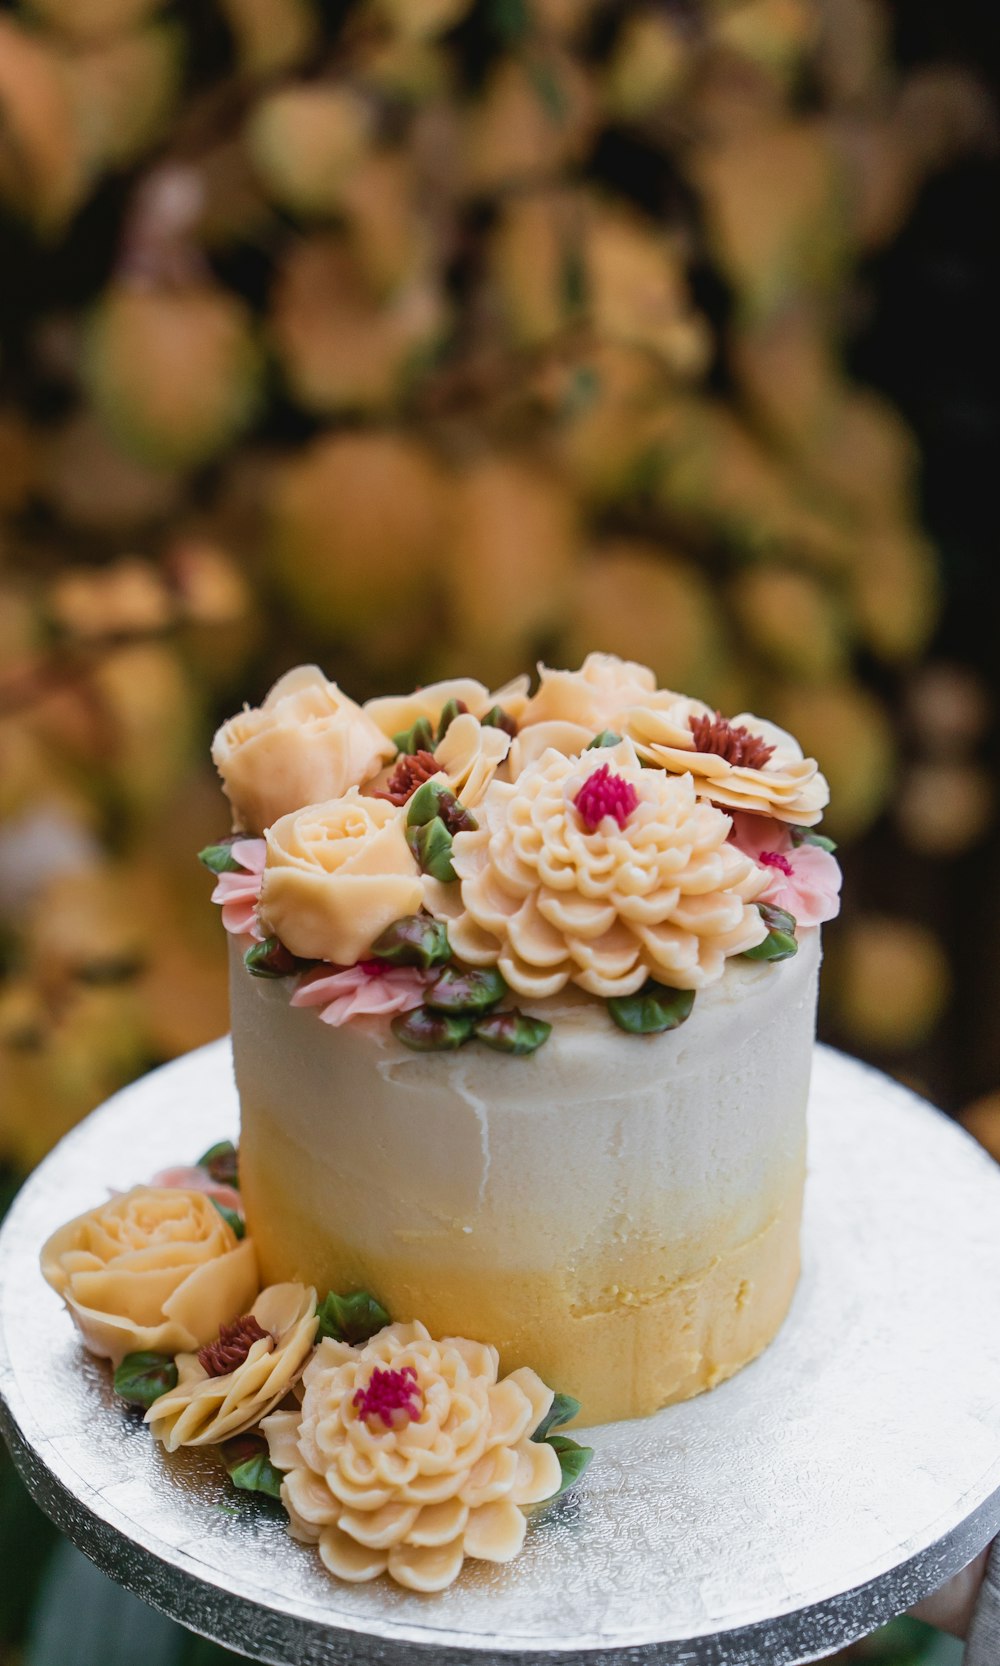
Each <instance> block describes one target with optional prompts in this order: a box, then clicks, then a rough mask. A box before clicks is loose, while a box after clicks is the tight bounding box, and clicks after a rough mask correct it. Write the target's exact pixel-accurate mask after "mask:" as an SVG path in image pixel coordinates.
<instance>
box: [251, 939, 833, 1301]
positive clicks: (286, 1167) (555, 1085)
mask: <svg viewBox="0 0 1000 1666" xmlns="http://www.w3.org/2000/svg"><path fill="white" fill-rule="evenodd" d="M800 943H801V946H800V950H799V953H798V955H797V956H796V957H795V958H794V959H793V960H789V961H784V962H781V963H778V964H774V965H769V964H767V963H763V962H750V961H745V960H741V961H731V962H730V963H729V965H728V967H727V969H726V972H725V975H724V976H723V978H722V979H721V981H720V982H719V983H717V984H715V985H714V986H712V987H711V988H709V989H707V990H705V991H702V992H701V993H700V994H699V995H698V997H697V999H696V1001H695V1006H694V1011H693V1013H692V1015H691V1017H690V1018H689V1019H688V1021H687V1022H686V1023H685V1024H683V1025H682V1026H681V1027H680V1028H679V1029H677V1030H675V1031H673V1032H670V1033H668V1034H666V1035H662V1036H655V1037H639V1036H632V1035H627V1034H625V1033H623V1032H622V1031H620V1030H618V1029H617V1028H616V1027H615V1026H614V1024H613V1023H612V1021H611V1019H610V1018H609V1017H608V1015H607V1012H606V1010H605V1009H604V1007H603V1005H602V1004H601V1003H599V1002H597V1001H595V1000H593V999H592V998H584V997H581V998H576V997H574V996H573V995H569V996H568V997H567V996H560V997H558V998H556V999H555V1000H552V1001H548V1002H535V1003H526V1005H528V1007H529V1008H530V1010H531V1011H532V1012H537V1013H539V1014H541V1015H543V1016H545V1017H546V1018H548V1019H550V1020H551V1022H552V1023H553V1030H552V1034H551V1036H550V1037H549V1039H548V1041H547V1042H545V1044H544V1045H543V1046H542V1047H541V1048H540V1049H539V1050H538V1052H536V1053H535V1054H534V1055H532V1056H531V1057H528V1058H512V1057H509V1056H507V1055H504V1054H497V1053H493V1052H491V1051H489V1050H488V1049H487V1048H486V1047H484V1046H482V1045H480V1044H477V1043H470V1044H468V1045H467V1046H466V1047H464V1048H462V1049H461V1050H460V1051H458V1052H456V1053H451V1054H442V1053H430V1054H421V1053H415V1052H412V1051H410V1050H409V1049H407V1048H406V1047H405V1046H403V1045H402V1044H401V1043H399V1042H398V1041H396V1040H395V1038H394V1037H393V1036H392V1035H391V1033H390V1032H389V1029H388V1025H387V1023H386V1021H385V1020H384V1019H383V1020H369V1019H363V1020H358V1021H356V1022H352V1023H350V1024H347V1025H344V1026H342V1027H340V1028H331V1027H329V1026H327V1025H324V1024H323V1023H321V1022H320V1021H319V1020H318V1018H317V1016H316V1014H315V1013H314V1012H312V1011H309V1010H304V1009H298V1008H293V1007H291V1006H290V1005H289V995H290V993H291V988H290V985H289V983H288V982H287V981H268V980H263V979H256V978H253V977H251V976H250V975H249V974H248V973H247V972H246V971H245V969H244V968H243V966H242V964H241V962H240V958H239V945H235V946H234V950H233V964H232V973H233V975H232V1028H233V1042H234V1054H235V1064H236V1076H237V1083H238V1086H239V1091H240V1098H241V1103H242V1108H243V1150H242V1163H241V1167H242V1168H243V1173H244V1180H245V1183H246V1185H247V1198H248V1207H249V1208H250V1211H251V1214H253V1212H254V1211H255V1210H257V1211H262V1210H264V1209H266V1207H267V1203H266V1196H267V1186H268V1172H267V1171H268V1168H269V1167H270V1166H271V1165H276V1169H275V1170H274V1172H275V1173H276V1174H280V1176H281V1177H282V1178H283V1179H284V1180H286V1181H287V1180H288V1179H289V1178H290V1177H291V1175H293V1174H294V1184H295V1187H296V1197H297V1204H298V1210H297V1212H300V1214H301V1218H303V1219H304V1220H306V1221H317V1222H322V1221H324V1220H330V1219H331V1216H332V1218H333V1219H335V1226H336V1234H337V1237H338V1238H339V1239H340V1240H341V1241H343V1242H345V1243H347V1244H349V1245H351V1246H352V1248H354V1249H356V1250H357V1251H358V1252H359V1253H360V1254H361V1255H362V1256H364V1255H367V1254H371V1255H372V1256H373V1257H378V1256H384V1255H385V1254H386V1253H387V1252H388V1253H392V1254H396V1255H402V1254H405V1255H406V1257H407V1258H408V1259H410V1260H411V1261H412V1262H413V1263H414V1264H415V1265H419V1264H420V1262H421V1261H422V1260H423V1259H424V1258H425V1257H426V1258H427V1259H428V1261H429V1262H432V1263H433V1264H435V1265H440V1262H441V1256H442V1252H443V1250H445V1249H446V1247H447V1244H448V1241H449V1240H454V1239H455V1237H456V1235H457V1234H461V1237H462V1239H463V1240H464V1242H463V1244H462V1262H463V1267H464V1269H465V1270H471V1269H472V1268H473V1267H479V1268H481V1269H482V1271H483V1272H484V1274H485V1273H492V1274H494V1275H495V1274H496V1273H499V1272H507V1271H516V1270H517V1269H519V1268H523V1269H525V1270H530V1269H543V1268H549V1267H551V1266H552V1265H553V1264H557V1265H560V1266H563V1267H565V1268H568V1269H571V1270H572V1275H573V1280H574V1282H575V1286H576V1290H577V1299H578V1300H579V1302H580V1303H581V1304H583V1305H584V1306H586V1304H587V1303H588V1302H589V1301H592V1300H594V1299H597V1297H598V1294H599V1290H598V1288H594V1284H595V1282H596V1285H597V1286H598V1287H599V1286H600V1285H601V1282H602V1272H601V1269H602V1267H605V1266H606V1254H605V1251H606V1247H607V1245H608V1243H609V1241H612V1240H614V1241H616V1242H618V1243H622V1242H623V1241H627V1240H629V1239H634V1238H636V1237H643V1238H645V1237H648V1238H650V1239H653V1240H655V1241H657V1242H659V1243H661V1244H662V1243H664V1242H668V1243H671V1244H675V1245H676V1246H677V1252H678V1255H677V1263H676V1267H675V1270H676V1271H677V1272H678V1273H681V1274H683V1273H684V1272H685V1271H686V1270H687V1269H688V1268H690V1269H695V1268H698V1267H699V1266H701V1265H703V1263H704V1261H705V1259H706V1257H714V1256H716V1255H719V1254H723V1253H725V1252H726V1251H727V1250H728V1249H730V1248H736V1247H738V1246H740V1245H741V1244H744V1243H746V1242H747V1241H748V1240H750V1239H752V1238H753V1237H754V1235H755V1234H757V1233H759V1232H762V1231H763V1230H765V1228H766V1227H767V1225H768V1224H769V1222H770V1221H771V1220H772V1219H773V1218H774V1216H775V1214H776V1212H777V1211H778V1210H780V1208H781V1207H782V1204H783V1202H784V1201H785V1200H786V1199H787V1197H788V1193H789V1186H790V1183H791V1184H794V1177H795V1175H796V1173H798V1174H801V1169H802V1163H803V1156H804V1144H805V1109H806V1099H807V1095H808V1081H809V1068H810V1061H811V1054H812V1044H813V1035H814V1023H815V1003H816V983H817V975H818V969H819V961H820V942H819V932H818V930H813V931H806V932H803V933H801V938H800ZM406 1317H409V1315H406Z"/></svg>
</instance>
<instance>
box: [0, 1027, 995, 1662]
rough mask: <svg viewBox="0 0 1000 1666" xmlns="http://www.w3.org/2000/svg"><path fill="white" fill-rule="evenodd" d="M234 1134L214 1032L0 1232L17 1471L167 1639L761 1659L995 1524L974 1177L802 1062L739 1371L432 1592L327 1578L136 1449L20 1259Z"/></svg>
mask: <svg viewBox="0 0 1000 1666" xmlns="http://www.w3.org/2000/svg"><path fill="white" fill-rule="evenodd" d="M513 1068H516V1065H515V1066H513ZM775 1069H776V1070H777V1069H780V1061H776V1062H775ZM237 1125H238V1106H237V1101H236V1094H235V1089H234V1085H233V1078H232V1067H231V1059H230V1052H229V1046H228V1043H227V1042H218V1043H215V1044H213V1045H212V1046H210V1047H206V1048H203V1049H201V1050H200V1051H199V1052H197V1053H193V1054H190V1055H188V1056H187V1057H186V1058H183V1059H179V1060H178V1061H176V1062H175V1063H174V1064H171V1065H168V1066H166V1067H165V1068H163V1069H161V1070H157V1071H155V1072H153V1073H152V1074H151V1075H149V1076H147V1077H145V1078H144V1079H143V1080H142V1081H140V1082H137V1083H136V1084H134V1085H133V1086H132V1087H130V1088H127V1089H126V1090H125V1091H124V1092H122V1093H120V1094H118V1095H116V1097H115V1098H114V1099H112V1100H110V1101H109V1102H108V1103H107V1104H106V1105H104V1106H103V1107H102V1108H101V1109H100V1110H98V1111H95V1112H94V1114H93V1115H92V1116H91V1117H89V1118H88V1119H87V1121H86V1122H84V1123H83V1124H82V1125H81V1126H80V1127H79V1128H77V1129H76V1130H74V1132H73V1133H72V1134H70V1135H69V1136H68V1137H67V1138H66V1139H65V1140H63V1142H62V1144H61V1145H60V1146H59V1147H58V1148H57V1149H56V1150H55V1151H54V1152H53V1153H52V1155H51V1156H50V1157H48V1158H47V1159H46V1161H45V1162H44V1163H43V1164H42V1165H41V1166H40V1168H39V1169H37V1170H36V1172H35V1173H34V1174H33V1175H32V1177H31V1179H30V1180H29V1181H28V1183H27V1184H26V1186H25V1187H24V1189H23V1191H22V1192H21V1193H20V1195H19V1197H18V1198H17V1200H16V1202H15V1203H14V1206H13V1208H12V1209H11V1211H10V1214H9V1215H8V1218H7V1221H6V1223H5V1225H4V1227H3V1231H2V1233H0V1413H2V1424H3V1430H4V1433H5V1435H6V1438H7V1440H8V1443H9V1445H10V1448H11V1451H12V1453H13V1455H14V1458H15V1461H16V1463H17V1465H18V1467H19V1469H20V1471H21V1474H22V1475H23V1477H24V1479H25V1481H26V1482H27V1485H28V1487H29V1488H30V1490H31V1492H32V1493H33V1494H34V1496H35V1498H36V1500H37V1502H38V1503H39V1504H40V1505H41V1506H42V1508H43V1509H44V1510H46V1511H47V1512H48V1514H49V1515H50V1516H51V1517H52V1519H53V1520H54V1521H55V1522H56V1524H57V1525H58V1526H59V1527H60V1528H61V1529H62V1530H63V1531H64V1532H65V1533H66V1534H67V1535H68V1536H69V1537H70V1538H71V1539H73V1540H74V1541H75V1542H76V1543H77V1544H78V1545H79V1546H80V1547H81V1549H83V1550H84V1551H86V1553H87V1554H88V1555H89V1556H91V1557H92V1558H93V1560H94V1561H95V1562H97V1563H98V1564H99V1565H100V1566H101V1567H102V1568H104V1569H105V1571H106V1572H107V1573H109V1574H111V1575H112V1576H113V1577H114V1578H115V1579H117V1580H118V1581H120V1582H121V1583H122V1584H123V1585H125V1586H127V1587H128V1588H129V1589H131V1590H133V1591H135V1592H137V1593H138V1594H139V1595H140V1596H142V1597H145V1598H146V1599H147V1601H149V1602H151V1603H152V1604H153V1605H154V1606H156V1607H157V1608H159V1609H161V1610H162V1611H163V1612H165V1613H167V1614H169V1615H171V1616H173V1617H174V1618H175V1619H177V1620H179V1621H181V1623H182V1624H184V1625H186V1626H188V1627H190V1628H191V1629H192V1630H194V1631H197V1632H200V1633H202V1634H203V1635H205V1636H207V1637H211V1638H213V1639H215V1640H216V1641H218V1642H220V1643H223V1644H225V1645H226V1646H227V1647H229V1648H231V1649H234V1650H236V1651H237V1652H239V1653H242V1654H244V1655H247V1656H250V1657H251V1658H253V1659H257V1660H261V1661H267V1662H273V1663H279V1662H280V1663H286V1662H287V1663H292V1662H294V1663H295V1666H320V1663H322V1666H328V1663H340V1662H344V1663H345V1666H346V1663H347V1662H350V1663H352V1666H363V1663H365V1662H369V1661H370V1662H378V1663H379V1666H397V1663H402V1662H404V1661H409V1662H413V1661H419V1660H420V1659H421V1658H427V1655H428V1651H430V1652H432V1653H433V1655H434V1656H442V1657H443V1656H446V1655H452V1656H453V1657H454V1658H455V1660H456V1661H458V1660H462V1661H467V1662H475V1663H476V1666H490V1663H496V1666H500V1663H504V1666H515V1663H518V1662H524V1663H525V1666H527V1663H528V1662H531V1663H534V1666H540V1663H541V1662H543V1661H544V1662H551V1663H552V1666H605V1663H607V1666H611V1662H616V1663H623V1662H640V1661H643V1662H646V1661H656V1662H663V1663H664V1666H668V1663H669V1666H764V1663H766V1666H791V1663H793V1662H803V1661H807V1660H817V1659H821V1658H822V1657H823V1656H824V1655H827V1654H829V1653H831V1652H832V1651H833V1650H835V1649H837V1648H840V1647H842V1646H843V1645H844V1644H846V1643H848V1642H850V1641H852V1640H853V1639H854V1638H856V1637H858V1636H860V1635H863V1634H864V1633H865V1632H867V1631H870V1630H872V1629H873V1628H874V1627H875V1626H877V1625H878V1624H880V1623H881V1622H882V1621H884V1620H886V1619H888V1618H890V1617H891V1616H893V1615H895V1614H898V1613H900V1612H901V1611H902V1610H903V1609H905V1608H907V1607H908V1606H909V1605H910V1604H911V1603H913V1602H915V1601H916V1600H918V1599H919V1598H920V1597H923V1596H925V1595H926V1594H927V1593H928V1592H929V1591H931V1590H933V1589H934V1588H935V1587H936V1586H937V1585H938V1584H939V1583H940V1582H941V1581H942V1580H944V1579H945V1578H947V1577H949V1576H950V1575H951V1574H953V1573H955V1572H957V1571H958V1569H959V1568H961V1567H963V1566H964V1565H965V1564H966V1563H967V1562H968V1561H969V1560H970V1559H971V1558H972V1557H973V1556H974V1555H975V1554H976V1553H977V1552H978V1551H979V1550H980V1549H981V1548H982V1547H983V1545H985V1544H986V1543H987V1542H988V1541H989V1539H990V1538H991V1537H992V1536H993V1535H994V1534H995V1533H996V1532H997V1530H998V1529H1000V1169H998V1168H997V1167H996V1166H995V1165H994V1164H993V1163H992V1162H991V1161H990V1159H989V1158H987V1157H986V1156H985V1155H984V1153H982V1152H981V1151H980V1150H979V1148H978V1147H977V1146H975V1145H974V1144H973V1142H972V1141H971V1140H970V1139H969V1138H967V1136H966V1135H964V1134H963V1133H962V1132H961V1131H960V1130H959V1129H957V1128H956V1127H955V1126H954V1125H953V1124H952V1123H950V1122H949V1121H948V1120H947V1119H946V1118H945V1117H943V1116H942V1115H940V1113H938V1112H937V1111H935V1110H933V1109H932V1108H931V1107H930V1106H929V1105H926V1104H924V1103H923V1102H922V1101H921V1100H919V1099H917V1098H916V1097H915V1096H914V1095H913V1094H912V1093H910V1092H908V1091H907V1090H906V1089H904V1088H902V1087H900V1086H899V1085H898V1084H896V1083H894V1082H891V1081H889V1080H887V1079H886V1078H885V1077H883V1076H881V1075H879V1074H878V1073H877V1072H875V1071H873V1070H871V1069H869V1068H867V1067H865V1066H863V1065H861V1064H859V1063H857V1062H856V1061H854V1060H851V1059H848V1058H846V1057H844V1056H842V1055H840V1054H837V1053H834V1052H831V1051H830V1050H828V1049H825V1048H818V1049H817V1052H816V1060H815V1069H814V1074H813V1091H812V1095H811V1100H810V1155H809V1182H808V1186H807V1203H806V1218H805V1228H804V1237H803V1254H804V1265H803V1274H802V1280H801V1284H800V1286H799V1290H798V1293H797V1295H796V1298H795V1302H794V1305H793V1308H792V1311H791V1314H790V1316H789V1318H788V1320H787V1322H786V1324H785V1326H784V1328H783V1330H782V1331H781V1334H780V1335H779V1337H778V1339H777V1340H776V1341H775V1342H774V1344H773V1345H772V1346H771V1347H770V1348H769V1349H768V1350H767V1352H766V1353H765V1354H764V1355H763V1356H762V1358H761V1359H759V1360H758V1361H757V1362H756V1363H755V1364H753V1365H751V1366H749V1367H748V1368H747V1369H746V1370H745V1371H743V1372H741V1373H740V1374H739V1376H737V1377H735V1378H734V1379H733V1380H732V1381H730V1382H728V1383H726V1384H724V1385H723V1386H722V1387H720V1388H718V1389H716V1390H715V1391H714V1392H713V1393H711V1394H706V1395H703V1396H701V1397H700V1398H698V1399H696V1400H691V1401H688V1402H687V1403H686V1404H684V1405H680V1406H674V1407H670V1408H668V1409H666V1410H665V1411H662V1412H659V1413H658V1414H657V1415H656V1416H654V1417H649V1418H644V1419H641V1420H637V1421H634V1422H631V1423H619V1424H612V1425H607V1426H605V1427H603V1428H600V1429H595V1430H593V1431H592V1432H591V1434H590V1435H588V1436H587V1439H588V1440H589V1441H590V1443H591V1444H592V1445H593V1446H594V1448H595V1458H594V1462H593V1463H592V1465H591V1467H590V1469H589V1471H588V1472H587V1474H586V1476H585V1477H584V1480H583V1482H582V1483H581V1484H580V1486H579V1487H578V1488H577V1489H575V1490H574V1491H573V1492H571V1493H569V1494H567V1495H566V1496H565V1497H564V1498H562V1499H561V1500H560V1501H559V1502H558V1503H557V1504H555V1505H554V1506H552V1507H551V1508H549V1509H548V1510H547V1511H545V1512H542V1513H541V1514H539V1515H537V1516H536V1517H535V1519H534V1520H533V1522H532V1524H531V1526H530V1528H529V1533H528V1540H527V1544H526V1547H525V1550H524V1551H523V1553H522V1554H521V1556H520V1557H518V1558H517V1560H515V1561H514V1562H512V1563H510V1564H507V1565H506V1566H502V1567H500V1566H495V1565H490V1564H485V1563H476V1562H467V1563H466V1565H465V1568H464V1570H463V1572H462V1574H461V1576H460V1578H459V1580H458V1581H457V1582H456V1584H455V1585H453V1586H452V1587H451V1589H450V1590H448V1591H446V1592H443V1593H441V1594H440V1595H437V1596H419V1595H416V1594H414V1593H412V1592H408V1591H405V1590H402V1589H400V1588H399V1587H397V1586H395V1585H393V1584H391V1583H390V1582H389V1581H388V1580H386V1579H380V1580H377V1581H375V1582H374V1583H371V1584H368V1585H361V1586H348V1585H342V1584H338V1583H335V1582H334V1581H332V1580H331V1579H330V1578H329V1577H328V1576H327V1575H326V1574H325V1572H324V1571H323V1569H322V1567H321V1565H320V1562H319V1559H318V1557H317V1556H316V1555H315V1553H314V1552H313V1551H312V1550H309V1549H306V1548H304V1547H302V1546H300V1545H296V1544H294V1543H293V1541H292V1540H291V1539H290V1538H289V1537H288V1534H287V1532H286V1530H285V1526H284V1518H283V1515H282V1512H281V1510H280V1507H279V1506H278V1505H277V1504H272V1503H269V1502H266V1501H265V1502H263V1503H262V1502H261V1501H259V1500H258V1499H256V1498H255V1497H253V1496H250V1495H246V1494H241V1493H236V1492H234V1491H233V1490H232V1489H231V1487H230V1485H229V1483H228V1481H227V1479H226V1476H225V1474H224V1472H223V1470H222V1468H221V1465H220V1464H219V1463H218V1460H217V1458H215V1457H214V1456H213V1455H211V1454H210V1453H207V1452H204V1451H201V1452H199V1451H193V1450H192V1451H188V1452H184V1453H179V1454H177V1455H175V1456H173V1457H168V1456H167V1455H165V1454H164V1453H163V1451H162V1449H161V1448H160V1447H158V1446H157V1445H156V1444H155V1442H154V1441H153V1440H152V1439H151V1437H150V1435H149V1433H148V1431H147V1430H146V1429H145V1428H144V1427H143V1425H142V1422H141V1420H140V1418H139V1416H138V1415H137V1414H134V1413H130V1412H128V1411H126V1410H124V1409H123V1408H122V1406H121V1403H120V1402H117V1401H116V1400H115V1399H114V1396H113V1394H112V1391H111V1384H110V1372H109V1370H108V1368H107V1367H106V1365H104V1364H102V1363H101V1362H99V1361H97V1360H94V1359H92V1358H91V1357H90V1356H89V1355H87V1354H86V1353H85V1352H84V1350H83V1348H82V1347H81V1345H80V1342H79V1340H78V1338H77V1334H76V1332H75V1330H74V1329H73V1327H72V1325H71V1323H70V1321H69V1318H68V1317H67V1315H66V1314H65V1312H64V1311H63V1309H62V1307H61V1304H60V1302H59V1300H58V1298H57V1297H56V1296H55V1295H54V1293H53V1292H52V1291H50V1290H49V1289H48V1287H47V1286H46V1285H45V1284H44V1282H43V1280H42V1278H41V1275H40V1273H39V1271H38V1251H39V1248H40V1246H41V1244H42V1243H43V1241H44V1240H45V1238H46V1237H47V1236H48V1234H49V1233H50V1232H51V1231H52V1230H53V1229H54V1228H55V1227H56V1226H58V1225H60V1224H61V1223H62V1222H63V1221H65V1220H67V1219H69V1218H70V1217H71V1216H73V1215H75V1214H77V1213H79V1212H82V1211H83V1210H85V1209H87V1208H90V1207H92V1206H93V1205H95V1204H96V1203H98V1202H100V1201H101V1199H102V1198H104V1197H105V1196H106V1195H107V1189H108V1188H109V1187H117V1188H122V1189H125V1188H128V1187H129V1186H132V1185H134V1184H136V1183H137V1182H141V1181H143V1180H146V1179H148V1178H149V1177H150V1176H151V1175H152V1174H153V1173H154V1172H155V1171H156V1170H157V1169H159V1168H161V1167H164V1166H166V1165H168V1164H172V1163H176V1162H185V1161H193V1160H194V1159H195V1158H196V1157H197V1156H198V1155H199V1154H200V1153H201V1152H202V1151H203V1150H204V1149H205V1148H206V1147H207V1146H209V1145H211V1144H213V1143H214V1142H215V1141H216V1140H220V1139H225V1138H229V1137H235V1135H236V1131H237ZM407 1317H408V1316H407ZM428 1666H430V1661H429V1660H428Z"/></svg>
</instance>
